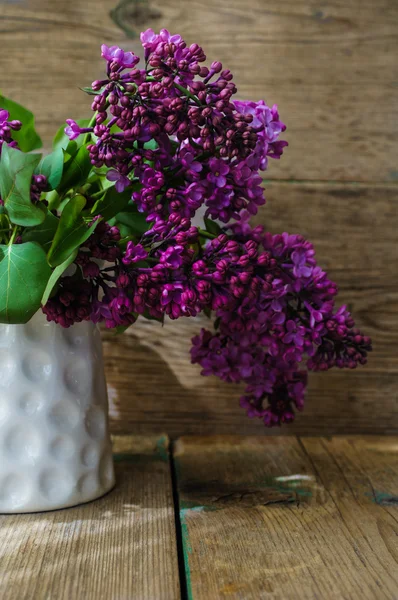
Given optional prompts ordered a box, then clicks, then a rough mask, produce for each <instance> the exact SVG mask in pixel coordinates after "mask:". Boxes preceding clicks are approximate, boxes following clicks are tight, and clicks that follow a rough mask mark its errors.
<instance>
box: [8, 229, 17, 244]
mask: <svg viewBox="0 0 398 600" xmlns="http://www.w3.org/2000/svg"><path fill="white" fill-rule="evenodd" d="M17 231H18V225H15V227H14V229H13V231H12V235H11V238H10V241H9V242H8V245H9V246H12V244H13V243H14V240H15V238H16V235H17Z"/></svg>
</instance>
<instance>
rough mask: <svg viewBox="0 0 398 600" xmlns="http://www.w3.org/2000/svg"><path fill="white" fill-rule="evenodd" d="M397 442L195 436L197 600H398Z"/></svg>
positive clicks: (190, 576)
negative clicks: (363, 599)
mask: <svg viewBox="0 0 398 600" xmlns="http://www.w3.org/2000/svg"><path fill="white" fill-rule="evenodd" d="M397 451H398V442H397V438H381V437H379V438H377V437H370V436H369V437H362V438H355V437H351V438H350V437H347V438H292V437H290V438H286V437H281V436H280V437H277V438H273V439H271V438H264V437H257V438H250V437H246V438H244V437H232V436H231V437H224V438H223V437H221V436H218V437H213V438H211V437H210V438H209V437H191V438H190V437H186V438H182V439H180V440H178V441H177V442H176V443H175V448H174V462H175V470H176V474H177V482H178V491H179V514H180V520H181V530H182V537H183V543H184V557H185V561H186V562H185V569H186V577H185V579H186V581H185V585H186V587H187V590H188V593H187V596H188V598H192V599H194V600H202V599H203V600H216V599H219V598H231V599H242V598H244V599H249V598H250V599H251V598H253V599H265V598H272V599H273V600H285V599H296V598H306V599H312V598H313V599H317V600H337V599H339V600H340V599H342V598H344V599H354V600H356V599H359V598H365V599H369V600H378V599H382V598H385V599H393V598H397V597H398V462H397Z"/></svg>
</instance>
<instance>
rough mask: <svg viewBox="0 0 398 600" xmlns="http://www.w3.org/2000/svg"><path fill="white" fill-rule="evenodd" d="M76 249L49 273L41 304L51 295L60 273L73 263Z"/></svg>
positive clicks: (60, 275)
mask: <svg viewBox="0 0 398 600" xmlns="http://www.w3.org/2000/svg"><path fill="white" fill-rule="evenodd" d="M77 252H78V251H77V250H75V251H74V252H72V254H71V255H70V256H69V257H68V258H67V259H66V260H65V261H64V262H63V263H61V264H60V265H58V267H55V269H54V271H53V272H52V274H51V277H50V279H49V280H48V282H47V286H46V289H45V290H44V294H43V297H42V299H41V303H42V304H43V306H44V305H45V304H47V302H48V299H49V298H50V296H51V293H52V291H53V289H54V287H55V286H56V284H57V282H58V280H59V279H60V278H61V277H62V275H63V274H64V273H65V271H66V269H67V268H68V267H69V266H70V265H71V264H72V263H73V261H74V260H75V258H76V256H77Z"/></svg>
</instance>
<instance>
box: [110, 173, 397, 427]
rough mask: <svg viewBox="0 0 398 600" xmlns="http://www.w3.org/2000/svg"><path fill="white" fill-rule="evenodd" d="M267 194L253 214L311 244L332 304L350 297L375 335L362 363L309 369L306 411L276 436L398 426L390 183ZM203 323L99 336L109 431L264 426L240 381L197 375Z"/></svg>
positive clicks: (282, 188)
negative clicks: (329, 283) (193, 358)
mask: <svg viewBox="0 0 398 600" xmlns="http://www.w3.org/2000/svg"><path fill="white" fill-rule="evenodd" d="M266 197H267V199H268V202H267V204H266V205H265V206H264V207H262V209H261V210H260V211H259V214H258V215H257V217H256V218H255V220H254V221H255V222H256V223H262V224H264V225H265V226H266V227H267V229H269V230H271V231H272V232H274V233H277V232H282V231H289V232H291V233H297V232H301V233H302V234H303V235H305V236H306V237H308V238H309V239H310V240H311V241H312V242H313V243H314V246H315V249H316V251H317V257H318V261H319V264H320V265H321V266H323V267H324V268H325V269H326V270H327V271H328V272H329V273H330V276H331V277H332V278H333V279H334V280H335V281H337V282H338V284H339V286H340V295H339V304H344V303H346V304H348V306H349V308H350V310H352V313H353V314H354V316H355V318H356V320H357V324H358V326H359V327H361V328H363V330H364V331H366V332H367V333H368V334H369V335H371V336H372V338H373V342H374V352H373V353H372V354H371V355H370V357H369V363H368V365H366V367H364V368H361V369H358V370H357V371H354V372H352V371H350V372H349V371H338V370H335V371H333V370H332V371H330V372H328V373H320V374H318V373H317V374H311V377H310V385H309V393H308V398H307V402H306V407H305V409H304V412H303V413H302V414H300V415H299V416H298V417H297V420H296V422H295V424H294V425H289V426H288V427H285V428H284V429H283V433H286V434H289V433H299V434H309V433H312V434H319V433H322V432H323V433H327V434H330V433H344V432H346V433H354V432H357V433H359V432H368V433H372V432H373V433H376V432H379V433H383V432H384V433H397V432H398V414H397V410H398V402H397V400H398V395H397V389H398V354H397V352H396V348H397V346H398V310H397V307H398V283H397V278H396V265H397V262H398V245H397V243H396V240H397V234H396V230H397V205H398V189H397V186H394V185H382V186H380V185H356V186H353V185H348V184H324V183H307V184H299V183H283V182H267V183H266ZM201 327H209V321H208V320H207V319H206V318H200V319H181V320H179V321H177V322H167V323H166V325H165V326H164V327H163V328H162V327H160V326H159V324H158V323H154V322H148V321H144V320H142V321H141V320H138V322H137V323H136V324H135V325H134V326H133V327H131V329H130V330H129V332H128V335H124V336H122V337H117V336H114V335H113V334H111V333H109V332H107V333H105V334H104V340H105V358H106V368H107V378H108V384H109V392H110V399H111V411H112V423H113V428H114V430H115V431H118V432H122V431H128V430H129V428H131V427H135V428H138V429H139V431H141V432H149V431H161V430H162V428H163V427H167V431H168V432H169V433H170V434H171V435H174V436H179V435H184V434H187V433H252V434H253V433H262V432H263V431H264V428H263V425H262V423H261V422H258V421H250V420H249V419H247V418H246V416H245V415H244V413H243V411H242V409H240V408H239V406H238V397H239V395H240V390H239V388H237V387H235V386H232V385H228V384H223V383H222V382H219V381H218V380H216V379H215V378H203V377H201V376H200V368H199V367H198V366H197V365H191V364H190V360H189V349H190V339H191V338H192V336H193V335H196V334H197V333H198V331H199V330H200V328H201ZM278 431H279V430H278Z"/></svg>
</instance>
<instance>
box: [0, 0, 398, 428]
mask: <svg viewBox="0 0 398 600" xmlns="http://www.w3.org/2000/svg"><path fill="white" fill-rule="evenodd" d="M397 21H398V4H397V3H396V2H395V1H394V0H380V1H379V2H377V3H375V2H371V1H370V0H353V1H352V2H349V3H347V2H345V3H344V2H341V1H340V0H322V1H321V2H319V1H318V0H310V1H304V0H285V1H284V2H283V3H275V2H271V0H249V1H248V2H245V3H242V2H241V1H240V0H218V1H217V2H214V1H213V0H202V2H200V3H198V2H194V1H193V0H184V1H182V0H163V1H162V2H159V1H158V0H150V1H149V2H145V1H143V2H138V0H123V1H122V2H119V3H118V2H117V1H116V0H115V1H114V2H107V1H105V0H85V2H81V1H79V0H57V2H56V3H55V2H51V0H29V1H25V2H23V1H21V2H5V3H1V4H0V22H1V25H0V41H1V43H2V47H3V48H4V49H5V51H4V52H3V53H2V67H3V69H2V89H3V91H4V92H5V93H6V94H7V95H9V96H12V97H14V98H15V99H16V100H17V101H20V102H23V103H25V104H27V105H28V106H29V108H31V109H32V110H34V112H35V113H36V114H37V124H38V127H39V130H40V132H41V133H42V134H43V139H44V141H45V144H46V147H49V144H50V141H51V138H52V136H53V134H54V131H55V130H56V129H57V127H58V126H59V124H60V123H61V122H62V121H63V120H64V119H65V118H67V117H75V118H76V117H78V116H82V115H86V114H87V115H88V114H89V112H90V111H89V99H88V98H87V97H86V95H85V94H84V93H83V92H80V91H79V90H78V87H79V86H85V85H87V84H88V83H89V82H90V81H92V80H93V79H95V78H97V77H99V76H100V75H101V73H102V72H103V69H104V62H103V61H102V59H101V58H100V54H99V47H100V44H101V43H102V42H105V43H107V44H108V45H109V44H114V43H118V44H121V45H123V46H124V47H126V48H128V49H132V50H134V51H135V52H139V51H140V50H139V49H140V44H139V41H138V38H137V36H136V34H137V32H139V31H140V30H143V29H145V28H147V27H153V28H154V29H157V30H158V29H160V28H161V27H167V28H168V29H170V30H171V31H178V32H180V33H181V34H182V35H183V36H184V37H185V38H186V39H187V41H188V42H192V41H194V40H195V41H198V42H199V43H201V44H202V45H203V46H204V48H205V50H206V52H207V55H208V57H209V60H213V59H214V58H217V59H220V60H222V61H223V63H224V65H225V66H226V67H229V68H231V70H232V71H234V72H235V75H236V82H237V84H238V87H239V90H240V95H241V97H244V98H253V99H260V98H265V99H266V100H267V101H268V102H269V103H272V102H277V103H278V104H279V107H280V112H281V115H282V117H283V118H284V120H285V121H286V122H287V124H288V130H287V138H288V140H289V144H290V146H289V148H288V149H287V151H286V154H285V155H284V157H283V159H282V160H281V161H280V162H278V161H271V164H270V169H269V172H268V173H269V174H268V173H267V177H271V178H272V179H271V180H269V181H268V182H266V194H267V197H268V204H267V206H266V207H265V208H264V210H261V211H260V213H259V215H258V217H257V222H261V223H263V224H265V225H266V226H267V228H268V229H270V230H271V231H275V232H277V231H283V230H288V231H292V232H297V231H299V232H301V233H303V234H305V235H308V237H309V238H310V239H311V240H312V241H313V242H314V243H315V246H316V249H317V252H318V256H319V261H320V263H321V264H322V265H324V266H325V267H326V268H327V269H330V274H331V275H332V277H334V278H335V279H336V281H337V282H338V283H339V284H340V286H341V291H342V293H341V302H342V303H344V302H345V303H348V305H349V306H350V308H351V309H352V310H353V312H354V314H355V316H356V317H357V321H358V324H359V325H360V326H363V327H364V329H366V331H367V332H368V333H369V334H371V335H372V336H373V338H374V344H375V352H374V353H373V355H372V356H371V360H370V362H369V365H368V366H367V367H366V369H361V370H359V371H357V372H355V373H347V372H344V373H342V372H331V373H328V374H326V375H325V374H322V375H316V376H313V377H312V378H311V382H310V390H309V395H308V400H307V407H306V409H305V412H304V413H303V414H302V415H300V417H299V419H298V420H297V422H296V424H295V425H294V426H293V427H290V428H289V429H287V428H286V429H285V430H284V431H285V432H289V433H315V432H325V433H332V432H355V431H362V432H372V431H373V432H380V433H381V432H385V433H394V432H397V431H398V416H397V405H398V403H397V399H398V396H397V389H398V381H397V377H398V374H397V352H396V347H397V342H398V339H397V337H398V333H397V331H398V327H397V313H398V310H397V306H398V288H397V283H396V281H397V268H396V264H397V258H398V257H397V252H398V251H397V234H396V230H397V189H398V186H397V179H398V167H397V161H396V156H397V139H398V138H397V127H398V125H397V123H398V119H397V118H396V117H397V112H398V101H397V92H398V86H397V81H398V78H397V75H398V61H396V54H397ZM134 35H135V37H131V36H134ZM275 178H277V179H279V180H276V179H275ZM291 179H294V180H295V181H296V182H290V181H287V180H291ZM281 180H286V181H281ZM329 180H333V181H332V182H330V181H329ZM353 181H356V182H362V183H359V184H356V185H354V184H353V183H352V182H353ZM388 182H392V183H391V184H390V183H388ZM393 182H395V183H393ZM202 323H203V322H202V321H197V322H196V321H189V322H188V321H181V322H179V323H176V324H173V328H171V327H170V326H167V327H165V328H164V329H163V330H159V328H158V326H157V325H156V324H155V325H154V324H153V323H139V324H137V326H135V327H134V328H133V329H132V331H131V337H124V338H120V339H116V338H113V337H111V336H110V335H109V334H106V336H105V350H106V360H107V375H108V383H109V391H110V397H111V409H112V419H113V427H114V431H118V432H128V431H132V430H135V431H139V432H141V433H147V432H154V431H156V432H160V431H163V430H164V429H167V431H168V432H169V433H170V434H171V435H180V434H183V433H213V432H219V433H234V432H239V433H260V432H261V433H262V432H263V427H262V424H261V423H259V422H253V421H248V420H247V419H246V417H245V416H244V415H243V413H242V411H241V409H240V408H239V407H238V404H237V398H238V395H239V391H238V390H237V389H236V388H233V387H231V386H228V385H223V384H222V383H219V382H217V381H216V380H211V379H203V378H201V377H200V376H199V369H198V368H197V367H193V366H191V365H190V364H189V357H188V351H189V339H190V337H191V336H192V335H194V334H195V333H196V332H197V331H198V329H199V328H200V326H201V325H202Z"/></svg>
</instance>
